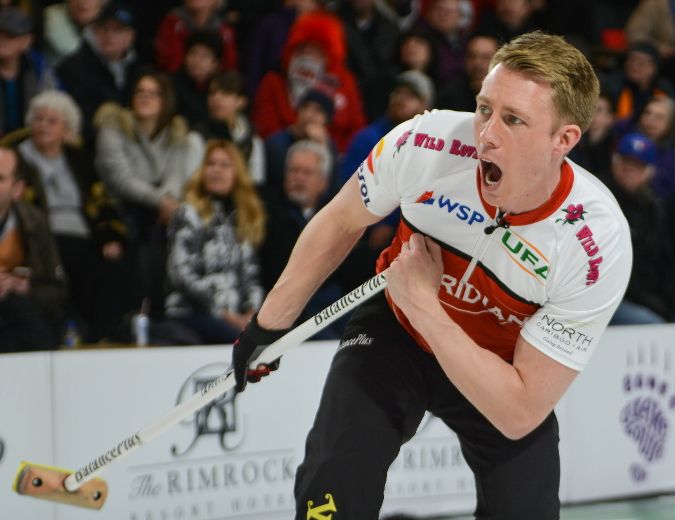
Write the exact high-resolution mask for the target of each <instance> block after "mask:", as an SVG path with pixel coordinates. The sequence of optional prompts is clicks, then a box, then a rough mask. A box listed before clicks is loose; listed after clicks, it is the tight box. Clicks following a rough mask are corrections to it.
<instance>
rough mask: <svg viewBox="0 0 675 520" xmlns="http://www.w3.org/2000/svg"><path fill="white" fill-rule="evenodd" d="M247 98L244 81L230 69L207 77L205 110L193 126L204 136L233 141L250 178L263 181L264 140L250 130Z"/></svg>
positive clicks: (258, 182)
mask: <svg viewBox="0 0 675 520" xmlns="http://www.w3.org/2000/svg"><path fill="white" fill-rule="evenodd" d="M247 101H248V100H247V98H246V95H245V94H244V81H243V79H242V77H241V75H240V74H239V73H238V72H237V71H234V70H227V71H225V72H222V73H220V74H217V75H216V76H215V77H214V78H213V79H211V81H210V83H209V87H208V100H207V105H208V109H207V110H208V113H207V117H206V119H205V120H202V121H201V122H200V123H199V124H197V125H196V126H195V130H196V131H198V132H199V133H200V134H201V135H202V137H203V138H204V139H205V140H208V139H224V140H227V141H232V142H233V143H234V144H236V145H237V147H238V148H239V151H241V152H242V154H243V155H244V159H245V160H246V162H247V165H248V172H249V174H250V175H251V180H252V181H253V182H254V183H255V184H257V185H260V184H263V183H264V182H265V177H266V175H265V144H264V142H263V140H262V139H261V138H260V136H258V135H256V134H255V133H253V126H252V125H251V122H250V121H249V119H248V117H246V104H247Z"/></svg>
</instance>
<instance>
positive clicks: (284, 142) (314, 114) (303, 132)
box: [265, 90, 338, 197]
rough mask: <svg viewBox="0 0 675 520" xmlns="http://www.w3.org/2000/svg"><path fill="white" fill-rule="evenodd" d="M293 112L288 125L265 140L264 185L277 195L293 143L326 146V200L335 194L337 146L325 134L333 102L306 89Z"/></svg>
mask: <svg viewBox="0 0 675 520" xmlns="http://www.w3.org/2000/svg"><path fill="white" fill-rule="evenodd" d="M297 111H298V116H297V118H296V119H295V121H294V122H293V123H292V124H290V125H289V126H288V127H286V128H284V129H282V130H279V131H277V132H275V133H273V134H272V135H270V136H269V137H268V138H267V139H266V140H265V161H266V164H267V177H266V183H267V186H268V187H269V188H270V189H272V190H275V191H276V192H277V193H279V192H281V189H282V186H283V178H284V168H285V166H284V165H285V164H286V154H287V152H288V149H289V148H290V147H291V145H292V144H293V143H295V142H297V141H302V140H309V141H314V142H315V143H319V144H322V145H325V146H327V147H328V150H329V152H330V156H331V161H330V168H329V172H330V175H329V178H330V181H329V188H328V189H327V192H326V196H327V197H330V196H331V195H333V194H334V193H335V192H336V189H337V184H338V182H337V178H336V177H337V176H336V175H335V166H336V159H337V147H336V145H335V142H334V141H333V139H332V138H331V136H330V131H329V127H330V124H331V121H332V119H333V113H334V111H335V106H334V104H333V99H332V98H331V97H330V96H327V95H326V94H325V93H323V92H322V91H320V90H309V91H308V92H306V93H305V95H304V96H303V97H302V98H301V99H300V101H299V103H298V109H297Z"/></svg>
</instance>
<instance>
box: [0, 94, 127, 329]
mask: <svg viewBox="0 0 675 520" xmlns="http://www.w3.org/2000/svg"><path fill="white" fill-rule="evenodd" d="M80 122H81V114H80V111H79V109H78V108H77V105H76V104H75V102H74V101H73V100H72V99H71V98H70V96H69V95H68V94H65V93H63V92H59V91H56V90H47V91H45V92H42V93H41V94H38V95H37V96H35V97H34V98H33V99H32V100H31V102H30V105H29V107H28V113H27V115H26V124H27V128H26V129H22V130H20V131H17V132H15V134H10V135H9V136H7V137H6V138H5V140H4V141H5V142H7V141H9V139H10V138H11V137H12V135H15V136H16V138H15V140H14V143H13V145H14V147H15V148H16V150H17V151H18V153H19V156H20V158H21V159H22V162H23V163H24V165H25V166H24V169H23V170H22V171H23V173H24V175H25V182H26V189H25V191H24V200H25V201H26V202H30V203H32V204H33V205H35V206H37V207H38V208H40V209H41V210H42V211H43V212H44V213H45V214H46V215H47V217H48V220H49V227H50V229H51V232H52V235H53V236H54V239H55V241H56V245H57V248H58V251H59V256H60V257H61V260H62V262H63V267H64V269H65V274H66V279H67V281H68V296H69V300H70V301H71V302H72V303H73V304H74V306H75V309H74V311H75V312H74V317H77V318H78V321H81V320H84V326H83V327H82V333H81V335H82V336H83V339H84V340H85V341H88V342H92V341H98V340H99V339H101V338H103V337H106V336H109V335H110V334H111V333H112V332H113V330H114V327H115V325H116V324H117V323H118V322H119V321H121V318H122V315H123V314H124V312H125V311H126V310H128V309H127V306H126V305H125V293H124V292H123V291H120V290H119V280H120V279H124V277H126V276H127V274H128V269H129V265H128V262H124V261H123V259H124V243H125V241H126V228H125V227H124V225H123V224H122V222H121V221H120V218H119V215H118V213H117V209H116V207H115V205H114V203H113V202H112V200H111V199H110V197H108V196H107V194H106V191H105V188H104V187H103V183H102V182H101V181H100V180H98V178H97V176H96V173H95V171H94V164H93V160H92V158H91V157H90V156H89V155H88V154H86V153H84V152H83V151H82V150H81V149H80V148H79V146H78V145H77V144H76V143H77V141H78V138H79V129H80Z"/></svg>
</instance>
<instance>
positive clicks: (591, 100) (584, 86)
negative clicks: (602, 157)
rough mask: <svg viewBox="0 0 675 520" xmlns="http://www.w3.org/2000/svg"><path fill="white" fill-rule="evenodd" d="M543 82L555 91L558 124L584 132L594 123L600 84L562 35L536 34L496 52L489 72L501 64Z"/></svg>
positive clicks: (537, 32) (585, 61)
mask: <svg viewBox="0 0 675 520" xmlns="http://www.w3.org/2000/svg"><path fill="white" fill-rule="evenodd" d="M500 63H501V64H502V65H504V66H505V67H506V68H508V69H510V70H513V71H516V72H520V73H523V74H526V75H530V76H532V77H534V78H535V79H537V80H540V81H544V82H546V83H548V84H549V85H551V88H552V89H553V106H554V107H555V108H556V111H557V112H558V114H557V115H558V117H557V125H556V126H559V125H560V124H563V123H572V124H575V125H578V126H579V127H580V128H581V130H582V132H584V131H586V130H587V129H588V126H589V125H590V123H591V119H592V117H593V113H594V112H595V104H596V101H597V99H598V95H599V94H600V84H599V82H598V78H597V76H596V75H595V71H594V70H593V67H592V66H591V64H590V63H589V62H588V60H587V59H586V57H585V56H584V55H583V54H582V53H581V52H580V51H579V50H578V49H576V48H575V47H573V46H572V45H570V44H569V43H567V42H566V41H565V40H564V39H563V38H561V37H560V36H554V35H551V34H546V33H543V32H541V31H534V32H530V33H526V34H523V35H521V36H518V37H517V38H514V39H513V40H511V41H510V42H509V43H507V44H505V45H504V46H502V47H501V48H500V49H498V50H497V52H496V53H495V55H494V56H493V57H492V61H490V70H492V69H493V68H494V67H496V66H497V65H499V64H500Z"/></svg>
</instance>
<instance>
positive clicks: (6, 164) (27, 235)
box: [0, 148, 66, 352]
mask: <svg viewBox="0 0 675 520" xmlns="http://www.w3.org/2000/svg"><path fill="white" fill-rule="evenodd" d="M17 164H18V161H17V156H16V154H15V152H14V151H13V150H10V149H7V148H0V352H17V351H25V350H49V349H54V348H56V347H57V346H58V344H59V336H60V323H59V308H60V307H61V305H62V303H63V302H64V300H65V295H66V291H65V283H64V277H63V270H62V268H61V266H60V265H59V255H58V253H57V251H56V246H55V244H54V241H53V239H52V236H51V234H50V232H49V226H48V225H47V222H46V220H45V218H44V215H43V214H42V213H41V212H40V211H39V210H38V209H36V208H35V207H33V206H31V205H30V204H26V203H25V202H22V201H21V200H20V198H21V192H22V190H23V180H21V179H19V178H18V177H17Z"/></svg>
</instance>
